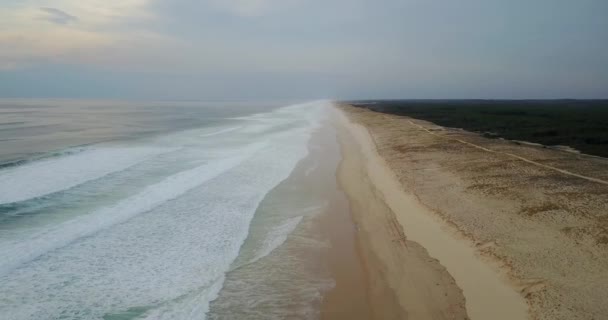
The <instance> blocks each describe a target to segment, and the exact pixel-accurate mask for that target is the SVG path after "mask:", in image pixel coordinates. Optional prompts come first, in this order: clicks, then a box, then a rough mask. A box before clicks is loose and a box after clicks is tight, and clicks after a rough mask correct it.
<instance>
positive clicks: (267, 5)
mask: <svg viewBox="0 0 608 320" xmlns="http://www.w3.org/2000/svg"><path fill="white" fill-rule="evenodd" d="M297 2H299V0H211V1H210V3H211V4H212V5H213V6H215V7H216V8H217V9H219V10H221V11H224V12H227V13H229V14H232V15H236V16H241V17H259V16H263V15H266V14H269V13H273V12H277V11H280V10H283V9H285V8H288V7H290V6H293V5H294V4H296V3H297Z"/></svg>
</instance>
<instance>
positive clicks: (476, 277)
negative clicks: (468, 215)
mask: <svg viewBox="0 0 608 320" xmlns="http://www.w3.org/2000/svg"><path fill="white" fill-rule="evenodd" d="M335 117H336V124H337V126H338V127H339V128H340V129H339V135H340V143H341V148H342V155H343V160H342V163H341V165H340V168H339V180H340V184H341V185H342V186H343V187H344V188H345V192H346V193H347V195H348V196H349V198H350V201H351V206H352V208H353V217H354V219H355V221H356V222H357V224H358V226H359V228H360V230H363V231H362V232H360V235H359V236H360V237H362V238H366V240H368V241H370V246H369V247H370V248H369V249H370V250H368V251H369V252H374V253H375V254H374V255H375V257H370V256H368V257H366V260H374V258H375V260H376V261H375V265H376V266H377V268H378V270H377V271H379V274H381V276H380V278H381V279H375V280H373V281H372V283H374V282H375V283H376V286H377V287H382V286H383V285H384V286H386V287H387V288H385V290H388V291H391V294H392V296H393V299H394V300H395V302H396V303H397V304H398V305H399V307H400V308H401V310H400V312H397V314H393V315H392V316H390V317H386V315H383V316H380V315H378V314H376V316H380V317H377V318H395V319H397V318H410V319H468V317H470V318H471V319H474V320H475V319H505V320H506V319H527V318H528V312H527V306H526V304H525V301H524V300H523V297H521V296H520V294H519V293H518V292H517V290H516V288H515V286H514V284H513V283H510V282H509V281H508V279H507V277H506V274H505V273H502V272H500V271H499V270H498V269H497V268H496V266H491V265H490V264H489V263H488V261H486V260H487V259H484V258H482V257H480V256H479V255H478V254H477V253H476V251H477V250H476V248H475V247H474V244H472V243H470V241H467V240H466V239H464V238H463V237H462V236H459V235H458V234H457V233H456V232H454V230H450V227H449V226H448V225H447V223H443V222H442V221H441V220H440V219H439V218H438V217H437V216H436V215H435V214H434V213H433V212H432V211H431V210H429V209H428V208H426V207H425V206H423V205H421V204H420V203H419V201H418V199H416V197H415V195H413V194H410V193H408V192H406V191H405V190H404V189H403V187H402V185H401V183H400V182H399V181H398V179H397V178H396V177H395V175H394V173H392V171H391V169H390V167H389V166H388V165H387V164H386V163H385V162H384V159H383V158H382V157H381V156H380V155H379V154H378V153H377V152H376V145H375V143H374V141H373V138H372V136H370V134H369V133H368V131H367V130H366V128H365V127H363V126H361V125H360V124H356V123H353V122H351V121H350V120H349V119H348V118H347V117H348V116H347V115H346V114H344V111H342V110H339V109H336V112H335ZM356 172H361V173H363V174H361V175H359V176H357V175H356V174H355V173H356ZM366 189H367V190H366ZM371 212H374V213H376V214H377V216H375V217H372V218H371V219H370V217H369V213H371ZM366 216H367V218H366ZM383 219H384V220H385V221H382V220H383ZM374 220H375V221H374ZM366 229H367V230H366ZM387 243H390V244H391V245H387ZM370 255H371V254H370ZM463 257H465V258H464V259H463ZM371 289H372V292H373V290H374V288H373V286H372V288H371ZM465 298H466V299H465ZM372 300H373V299H372ZM465 303H466V308H465ZM373 304H374V303H372V305H373Z"/></svg>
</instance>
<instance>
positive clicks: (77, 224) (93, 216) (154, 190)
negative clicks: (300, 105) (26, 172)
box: [0, 144, 263, 275]
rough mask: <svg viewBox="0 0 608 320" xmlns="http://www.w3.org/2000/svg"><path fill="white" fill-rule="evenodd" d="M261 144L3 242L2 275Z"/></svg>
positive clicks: (158, 200)
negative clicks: (110, 204) (47, 226)
mask: <svg viewBox="0 0 608 320" xmlns="http://www.w3.org/2000/svg"><path fill="white" fill-rule="evenodd" d="M261 147H263V144H256V145H254V146H253V147H249V148H247V149H245V150H240V155H238V156H234V157H231V158H224V159H219V160H216V161H213V162H210V163H207V164H205V165H202V166H199V167H196V168H194V169H190V170H186V171H182V172H180V173H177V174H175V175H172V176H169V177H168V178H166V179H165V180H163V181H161V182H159V183H156V184H153V185H150V186H148V187H146V188H145V189H144V190H142V191H141V192H140V193H138V194H136V195H134V196H132V197H129V198H127V199H124V200H122V201H120V202H118V203H117V204H115V205H113V206H110V207H107V208H102V209H100V210H97V211H95V212H92V213H90V214H87V215H84V216H80V217H78V218H76V219H74V220H70V221H67V222H64V223H62V224H59V225H56V226H53V227H51V228H48V229H45V230H43V231H41V232H38V233H37V234H34V235H29V236H28V238H27V239H25V240H22V239H19V240H13V241H10V242H7V243H2V244H0V256H2V257H3V259H2V261H0V275H1V274H4V273H6V272H8V271H10V270H12V269H14V268H15V267H17V266H19V265H20V264H22V263H25V262H28V261H30V260H33V259H35V258H36V257H38V256H40V255H42V254H44V253H46V252H49V251H50V250H54V249H57V248H61V247H62V246H65V245H67V244H69V243H70V242H72V241H74V240H76V239H78V238H81V237H86V236H88V235H90V234H92V233H95V232H97V231H99V230H102V229H105V228H108V227H110V226H112V225H115V224H117V223H120V222H123V221H125V220H127V219H129V218H131V217H133V216H134V215H137V214H139V213H142V212H146V211H149V210H151V209H153V208H154V207H156V206H158V205H160V204H162V203H164V202H166V201H169V200H171V199H174V198H176V197H178V196H180V195H182V194H183V193H185V192H187V191H188V190H190V189H192V188H195V187H197V186H199V185H200V184H202V183H204V182H205V181H207V180H209V179H212V178H214V177H216V176H218V175H220V174H221V173H223V172H225V171H227V170H229V169H231V168H233V167H235V166H236V165H238V164H240V163H241V162H242V161H244V160H245V159H247V158H248V157H250V156H251V155H252V154H253V153H254V152H255V151H257V150H259V149H260V148H261Z"/></svg>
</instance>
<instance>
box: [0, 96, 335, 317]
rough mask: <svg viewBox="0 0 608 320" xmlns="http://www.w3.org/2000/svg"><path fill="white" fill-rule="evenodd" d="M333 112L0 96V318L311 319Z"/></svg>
mask: <svg viewBox="0 0 608 320" xmlns="http://www.w3.org/2000/svg"><path fill="white" fill-rule="evenodd" d="M328 106H329V103H328V102H323V101H322V102H312V103H304V104H295V105H288V106H280V105H277V104H274V105H273V104H255V105H254V104H227V103H206V104H202V103H196V102H189V103H171V102H155V103H126V102H104V101H94V102H91V101H63V100H56V101H39V100H37V101H34V100H5V101H1V102H0V117H1V118H0V160H2V163H1V167H0V319H11V320H12V319H14V320H18V319H205V318H213V319H239V318H259V319H269V318H277V319H281V318H286V317H288V316H291V317H297V318H315V317H317V316H318V312H317V311H318V303H319V301H320V298H321V296H322V295H323V293H324V292H326V291H327V290H329V289H330V288H331V287H332V281H331V279H330V278H328V277H326V276H324V275H323V274H322V273H323V272H322V271H318V270H317V271H315V270H312V271H311V270H310V268H309V270H307V271H306V272H304V271H302V270H301V269H302V268H304V267H303V265H304V264H302V263H299V261H298V259H302V256H301V255H300V256H297V255H296V254H293V253H294V252H300V253H301V252H306V250H305V249H302V248H303V247H306V248H320V247H323V246H324V245H326V244H325V243H323V241H322V240H320V239H316V238H315V237H314V236H313V235H311V234H310V232H308V233H306V224H309V223H311V217H313V216H314V215H315V214H318V213H319V212H321V211H322V210H323V209H324V207H325V206H326V205H327V198H326V196H324V191H323V190H322V188H312V187H311V184H310V183H309V184H308V185H307V184H306V183H305V180H306V177H308V176H309V175H311V172H313V171H314V170H316V168H317V167H318V166H319V163H318V162H319V161H318V159H315V160H311V159H310V157H308V156H309V154H310V152H311V148H314V146H312V145H310V143H309V142H310V139H311V135H313V134H314V133H315V132H316V130H318V129H319V127H320V126H321V125H322V123H323V121H325V118H326V112H327V108H328ZM313 151H314V150H313ZM304 166H305V168H304ZM297 167H300V168H301V170H299V172H301V173H303V174H300V176H301V177H300V178H298V179H296V178H294V176H293V175H292V173H293V172H294V170H295V169H296V168H297ZM288 237H299V240H298V241H291V242H289V241H288V242H287V243H286V240H287V239H288ZM298 248H300V249H298ZM281 250H283V251H281ZM289 250H291V251H289ZM281 252H282V253H281ZM310 252H314V250H312V251H310ZM307 272H308V273H307ZM311 272H312V273H313V274H311Z"/></svg>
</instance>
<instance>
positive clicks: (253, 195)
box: [0, 108, 313, 320]
mask: <svg viewBox="0 0 608 320" xmlns="http://www.w3.org/2000/svg"><path fill="white" fill-rule="evenodd" d="M299 112H301V113H302V115H298V114H297V113H296V112H295V111H294V112H293V113H292V116H291V117H290V118H286V119H285V121H283V122H281V123H279V125H284V124H285V122H289V121H292V122H293V121H296V120H297V119H298V117H300V118H301V117H305V116H306V115H307V114H308V113H309V112H310V110H307V109H306V108H300V109H299ZM296 122H297V125H296V124H295V123H296ZM296 122H293V123H294V125H293V126H292V128H290V129H287V130H280V131H278V132H275V133H273V134H271V135H266V136H264V140H265V141H266V142H267V143H264V144H257V143H256V144H254V145H253V146H251V147H249V148H246V149H241V150H237V151H238V152H237V153H238V155H237V156H231V157H227V158H224V159H223V160H221V161H214V162H209V163H206V164H204V165H202V166H198V167H196V168H194V169H190V170H187V171H183V172H180V173H178V174H175V175H172V176H170V177H169V178H166V179H164V180H162V181H161V182H158V183H156V184H153V185H151V186H149V187H147V188H145V189H144V190H142V191H141V192H139V193H137V194H136V195H134V196H132V197H129V198H127V199H125V200H122V201H120V202H118V203H116V204H115V205H112V206H110V207H106V208H103V209H100V210H98V211H95V212H92V213H90V214H88V215H86V216H82V217H80V218H78V219H75V220H72V221H69V222H66V223H62V224H60V225H57V226H55V227H53V228H49V229H47V230H44V232H39V233H37V234H35V235H31V236H29V237H28V239H25V240H24V241H19V242H14V243H11V245H10V246H5V245H3V246H2V247H1V248H0V256H2V257H11V258H10V259H9V262H8V263H5V262H4V261H0V263H2V265H1V266H2V267H3V268H4V271H5V273H4V275H0V295H1V296H2V297H3V299H0V314H2V315H3V316H6V317H7V318H9V319H12V320H20V319H33V320H36V319H48V318H60V317H64V318H68V319H73V318H79V319H99V318H102V317H104V316H107V315H109V316H112V315H117V314H118V315H119V314H121V312H125V311H128V310H131V309H133V308H140V309H143V310H144V313H143V314H141V315H140V316H141V317H147V318H148V319H203V318H204V315H205V314H206V313H207V312H208V310H209V303H210V301H212V300H213V299H215V298H216V297H217V294H218V292H219V290H220V289H221V286H222V285H223V282H224V276H225V273H226V272H227V271H228V270H229V268H230V266H231V265H232V263H233V262H234V260H235V259H236V257H237V256H238V254H239V251H240V248H241V246H242V245H243V243H244V241H245V239H247V237H248V232H249V225H250V223H251V220H252V218H253V216H254V214H255V212H256V209H257V207H258V206H259V204H260V203H261V201H262V200H263V199H264V197H265V195H266V194H267V193H268V192H269V191H270V190H272V189H273V188H274V187H276V186H277V185H278V184H279V183H280V182H281V181H283V180H284V179H286V178H287V177H288V176H289V175H290V173H291V172H292V171H293V169H294V168H295V166H296V165H297V163H298V162H299V161H300V160H301V159H302V158H304V157H305V156H306V155H307V153H308V148H307V147H306V146H307V143H308V140H309V139H310V134H311V131H312V129H311V128H312V127H313V126H311V125H310V123H308V122H304V123H303V122H301V121H299V120H297V121H296ZM237 131H242V130H235V132H237ZM239 139H240V138H239ZM255 139H258V138H256V137H252V138H251V140H255ZM250 142H251V141H250ZM169 158H171V157H167V161H172V160H171V159H169ZM173 161H177V160H173ZM167 165H170V162H168V163H167ZM144 212H145V213H144ZM294 219H297V221H296V220H288V221H286V222H285V223H283V224H282V225H281V227H280V228H277V229H276V230H275V231H274V233H273V235H274V237H272V239H271V238H269V239H268V241H267V246H266V248H267V249H265V250H264V251H268V252H271V251H272V250H273V248H275V247H277V246H278V245H280V242H281V243H282V242H284V241H285V240H284V238H286V237H287V235H288V234H289V233H290V232H291V231H293V229H294V228H295V227H296V226H297V223H296V222H299V220H300V219H301V218H294ZM260 253H263V251H260ZM34 258H35V259H34ZM16 266H18V268H15V267H16Z"/></svg>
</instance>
